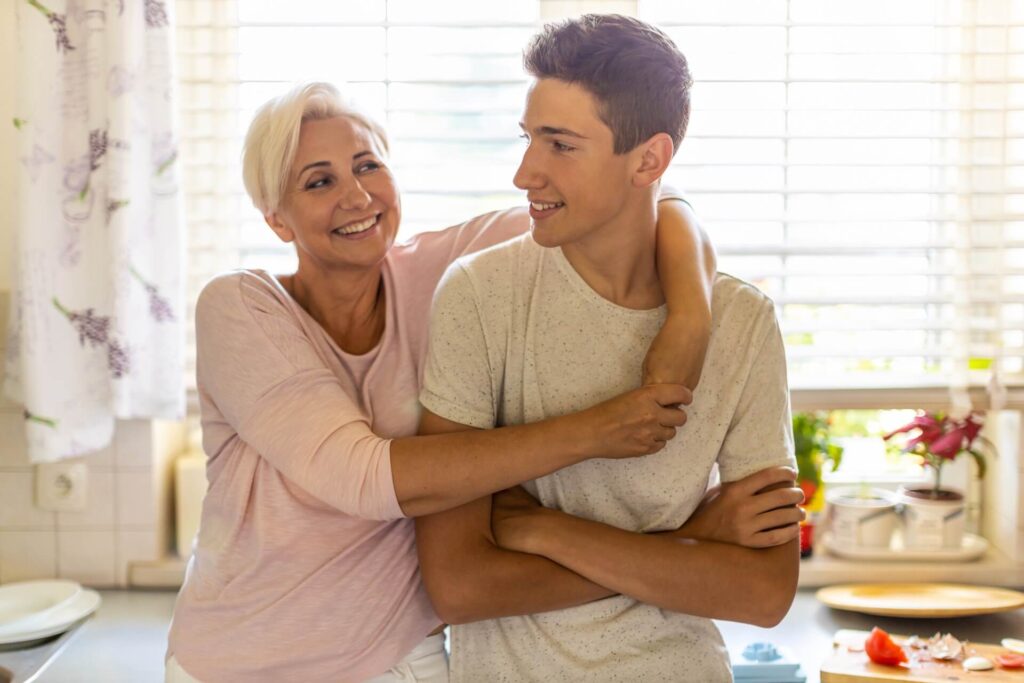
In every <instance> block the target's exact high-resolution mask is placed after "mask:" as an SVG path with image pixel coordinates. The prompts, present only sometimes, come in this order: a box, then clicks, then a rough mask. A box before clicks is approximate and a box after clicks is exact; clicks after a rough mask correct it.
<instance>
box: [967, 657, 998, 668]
mask: <svg viewBox="0 0 1024 683" xmlns="http://www.w3.org/2000/svg"><path fill="white" fill-rule="evenodd" d="M993 666H994V665H993V664H992V662H990V661H989V660H987V659H985V658H984V657H968V658H967V659H965V660H964V669H965V670H967V671H988V670H989V669H991V668H993Z"/></svg>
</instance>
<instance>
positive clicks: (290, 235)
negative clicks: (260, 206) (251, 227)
mask: <svg viewBox="0 0 1024 683" xmlns="http://www.w3.org/2000/svg"><path fill="white" fill-rule="evenodd" d="M263 220H265V221H266V222H267V225H269V226H270V229H271V230H273V231H274V233H275V234H276V235H277V236H278V238H279V239H280V240H281V241H282V242H294V241H295V232H294V231H293V230H292V229H291V228H289V227H288V226H287V225H285V224H284V222H283V221H282V220H281V218H280V217H279V216H278V215H277V212H276V211H274V212H272V213H265V214H263Z"/></svg>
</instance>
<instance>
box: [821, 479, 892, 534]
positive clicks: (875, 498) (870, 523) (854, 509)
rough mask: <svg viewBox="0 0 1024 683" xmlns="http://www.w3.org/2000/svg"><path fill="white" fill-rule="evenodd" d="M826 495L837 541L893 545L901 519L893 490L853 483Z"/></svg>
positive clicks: (830, 524)
mask: <svg viewBox="0 0 1024 683" xmlns="http://www.w3.org/2000/svg"><path fill="white" fill-rule="evenodd" d="M825 498H826V500H827V501H828V523H829V528H830V529H831V532H832V539H833V543H835V544H837V545H840V546H847V547H852V548H888V547H889V543H890V541H891V540H892V533H893V531H895V529H896V522H897V521H898V515H897V514H896V498H895V496H894V495H893V493H892V492H891V491H886V490H885V489H862V488H860V487H852V486H851V487H844V488H838V489H834V490H832V491H829V492H828V493H827V494H826V496H825Z"/></svg>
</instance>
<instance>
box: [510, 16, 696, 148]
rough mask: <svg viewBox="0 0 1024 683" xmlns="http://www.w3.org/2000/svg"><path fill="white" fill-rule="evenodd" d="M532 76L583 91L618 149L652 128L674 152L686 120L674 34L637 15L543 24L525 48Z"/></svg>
mask: <svg viewBox="0 0 1024 683" xmlns="http://www.w3.org/2000/svg"><path fill="white" fill-rule="evenodd" d="M523 66H524V67H525V68H526V71H527V72H528V73H529V74H530V75H531V76H533V77H534V78H555V79H558V80H560V81H565V82H567V83H575V84H577V85H580V86H582V87H584V88H586V89H587V91H589V92H590V93H591V94H592V95H594V97H596V98H597V100H598V102H599V107H598V115H599V116H600V117H601V120H602V121H604V123H605V125H607V126H608V127H609V128H611V130H612V134H613V135H614V139H615V153H616V154H623V153H625V152H628V151H629V150H631V149H633V148H634V147H636V146H637V145H639V144H640V143H641V142H643V141H644V140H647V139H648V138H650V137H651V136H652V135H655V134H656V133H667V134H668V135H669V136H670V137H671V138H672V143H673V145H674V146H675V149H677V150H678V149H679V144H680V143H681V142H682V141H683V135H685V134H686V125H687V123H689V120H690V86H691V85H692V84H693V81H692V79H691V78H690V68H689V66H687V64H686V57H684V56H683V54H682V53H681V52H680V51H679V48H677V47H676V44H675V43H673V42H672V39H671V38H669V37H668V36H667V35H665V34H664V33H662V32H661V31H660V30H659V29H657V28H655V27H653V26H651V25H650V24H646V23H644V22H642V21H640V20H639V19H633V18H632V17H625V16H622V15H619V14H584V15H583V16H581V17H579V18H576V19H569V20H566V21H562V22H557V23H552V24H547V25H545V26H544V29H543V30H542V31H541V32H540V33H538V34H537V35H535V36H534V37H533V39H532V40H531V41H530V44H529V45H527V47H526V50H525V51H524V52H523Z"/></svg>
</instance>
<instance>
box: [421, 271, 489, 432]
mask: <svg viewBox="0 0 1024 683" xmlns="http://www.w3.org/2000/svg"><path fill="white" fill-rule="evenodd" d="M492 377H493V375H492V372H491V368H490V363H489V361H488V349H487V336H486V333H485V330H484V322H483V316H482V311H481V308H480V301H479V298H478V297H477V294H476V291H475V289H474V287H473V282H472V280H471V278H470V276H469V274H468V273H467V272H466V270H465V268H464V266H463V265H462V264H461V263H460V262H458V261H456V262H455V263H453V264H452V265H451V266H450V267H449V268H448V270H447V272H445V274H444V277H443V278H442V279H441V282H440V284H439V285H438V288H437V293H436V294H435V295H434V305H433V309H432V311H431V318H430V343H429V350H428V352H427V364H426V368H425V370H424V378H423V389H422V391H421V392H420V403H422V404H423V407H424V408H426V409H427V410H429V411H430V412H432V413H434V414H435V415H439V416H440V417H443V418H446V419H448V420H451V421H452V422H458V423H459V424H463V425H467V426H470V427H476V428H479V429H487V428H490V427H493V426H494V424H495V420H496V417H497V396H498V387H496V386H494V383H493V382H494V380H493V379H492Z"/></svg>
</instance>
